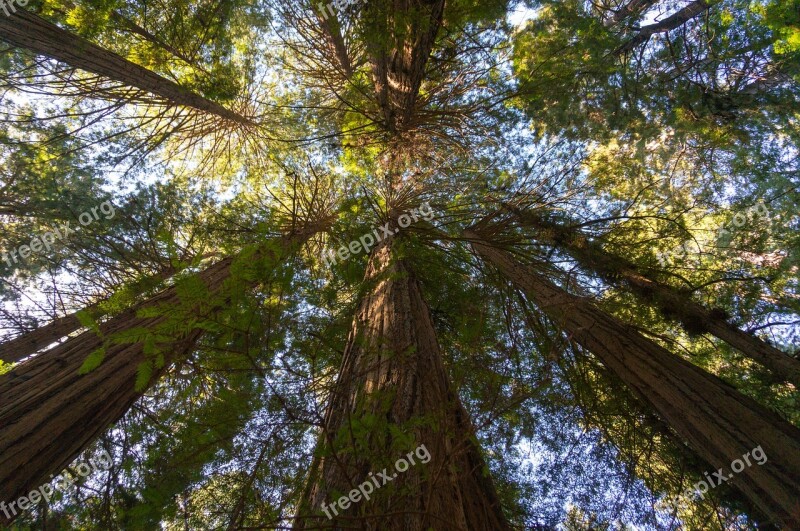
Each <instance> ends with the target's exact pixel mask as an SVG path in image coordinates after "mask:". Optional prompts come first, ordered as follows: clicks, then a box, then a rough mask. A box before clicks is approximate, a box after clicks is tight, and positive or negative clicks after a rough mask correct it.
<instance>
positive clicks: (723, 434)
mask: <svg viewBox="0 0 800 531" xmlns="http://www.w3.org/2000/svg"><path fill="white" fill-rule="evenodd" d="M465 236H466V237H467V238H468V239H470V240H472V245H473V248H474V249H475V250H476V251H477V253H478V254H480V255H481V256H482V257H483V258H484V260H486V261H487V262H489V263H491V264H493V265H494V266H495V267H497V269H499V270H500V272H501V273H502V274H503V275H504V276H505V277H506V278H508V279H509V280H510V281H511V282H512V283H514V284H515V285H516V286H517V287H519V288H520V289H521V290H522V291H523V292H524V293H525V294H526V296H527V297H528V298H530V300H531V301H532V302H533V303H534V304H536V306H537V307H538V308H539V309H540V310H541V311H542V312H544V313H545V314H546V315H547V316H548V317H549V318H550V319H552V320H553V321H554V322H555V323H557V324H558V325H559V326H560V327H562V328H563V329H564V331H565V332H566V333H567V334H569V335H570V337H571V339H573V340H574V341H575V342H577V343H578V344H579V345H581V346H582V347H583V348H585V349H587V350H588V351H590V352H591V353H592V354H594V355H595V356H596V357H597V358H598V359H599V360H600V361H601V362H602V363H603V365H605V366H606V367H607V368H608V369H609V370H610V371H611V372H612V373H614V374H615V375H616V376H617V377H618V378H619V379H620V380H622V382H624V383H625V385H626V386H627V387H628V388H630V389H631V391H633V392H634V394H636V395H637V396H639V397H640V398H641V399H642V400H644V401H645V402H647V403H648V404H650V406H651V407H652V408H653V409H654V410H655V411H656V412H657V413H658V414H659V415H660V416H661V417H662V418H663V419H664V420H665V421H666V422H667V424H668V425H669V426H670V427H671V428H672V429H673V430H675V432H676V433H677V434H678V435H679V436H680V437H681V438H683V439H684V440H685V441H686V442H687V443H688V444H689V446H690V447H691V448H692V449H693V450H694V451H695V452H696V453H697V454H698V455H699V456H700V457H702V458H703V459H704V460H706V461H707V462H708V463H709V464H710V465H711V466H712V467H719V468H722V469H724V472H723V473H724V474H732V472H731V466H732V462H733V461H734V460H736V459H739V458H741V457H742V456H743V455H745V454H748V453H749V452H750V451H751V450H753V449H754V448H757V447H759V446H761V448H762V449H763V451H764V453H765V454H766V456H767V462H765V463H764V464H763V465H758V464H756V463H752V466H747V467H745V468H744V469H743V470H742V471H741V472H739V473H736V474H732V475H733V477H732V478H731V479H730V482H731V483H733V485H735V486H736V487H737V488H738V489H739V490H740V491H741V492H742V493H743V494H744V495H745V496H746V497H747V498H748V499H749V500H750V501H751V502H752V503H753V504H754V505H755V506H756V507H758V508H759V509H760V510H761V511H763V512H764V513H765V514H766V515H767V516H768V517H770V518H772V519H773V520H774V521H775V522H779V523H782V524H783V525H785V526H787V527H789V528H794V529H796V528H798V527H799V526H800V514H798V507H797V493H798V492H800V430H798V429H797V428H796V427H795V426H793V425H791V424H789V423H788V422H786V421H785V420H783V419H781V418H780V417H778V415H776V414H775V413H773V412H772V411H770V410H768V409H767V408H765V407H763V406H761V405H759V404H758V403H756V402H755V401H754V400H752V399H750V398H748V397H746V396H744V395H742V394H741V393H739V392H738V391H736V390H735V389H734V388H732V387H730V386H729V385H727V384H726V383H724V382H723V381H722V380H720V379H719V378H717V377H715V376H713V375H711V374H709V373H707V372H705V371H704V370H702V369H700V368H699V367H697V366H695V365H692V364H691V363H689V362H687V361H686V360H684V359H683V358H680V357H679V356H675V355H673V354H671V353H670V352H669V351H667V350H666V349H664V348H662V347H661V346H659V345H657V344H656V343H654V342H652V341H650V340H649V339H647V338H645V337H644V336H642V335H641V334H639V333H638V332H636V331H635V330H633V329H631V328H630V327H629V326H627V325H626V324H625V323H623V322H622V321H620V320H619V319H617V318H615V317H613V316H611V315H609V314H607V313H605V312H604V311H602V310H600V309H599V308H597V307H596V306H595V305H594V304H593V303H592V302H591V301H590V300H589V299H586V298H583V297H578V296H575V295H572V294H570V293H567V292H566V291H564V290H563V289H561V288H559V287H558V286H556V285H555V284H553V283H552V282H550V281H549V280H547V279H545V278H543V277H541V276H540V275H537V274H535V273H533V272H531V271H530V270H529V269H528V268H526V267H525V266H524V265H522V264H521V263H519V262H518V261H517V260H515V259H514V258H513V257H512V256H511V255H510V254H509V253H508V252H506V251H502V250H500V249H497V248H495V247H492V246H491V245H489V244H488V243H486V242H485V240H483V239H481V238H480V236H478V235H477V234H476V233H474V232H470V231H467V232H465Z"/></svg>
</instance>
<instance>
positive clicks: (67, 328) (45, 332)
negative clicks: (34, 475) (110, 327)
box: [0, 266, 176, 363]
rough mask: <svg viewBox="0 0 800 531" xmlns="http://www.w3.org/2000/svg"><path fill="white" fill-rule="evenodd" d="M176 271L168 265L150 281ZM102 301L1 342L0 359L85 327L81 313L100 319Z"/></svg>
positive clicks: (19, 354)
mask: <svg viewBox="0 0 800 531" xmlns="http://www.w3.org/2000/svg"><path fill="white" fill-rule="evenodd" d="M175 273H176V269H175V268H174V267H172V266H168V267H166V268H164V269H163V270H162V271H161V272H160V273H158V274H157V275H155V276H154V277H153V278H152V279H150V282H151V283H152V281H162V280H165V279H167V278H169V277H171V276H172V275H174V274H175ZM143 289H146V288H143ZM101 302H102V301H100V302H97V303H95V304H91V305H89V306H87V307H86V308H83V309H82V310H81V311H80V312H74V313H71V314H68V315H64V316H62V317H58V318H56V319H53V320H52V321H50V322H49V323H47V324H46V325H43V326H40V327H39V328H36V329H35V330H31V331H30V332H27V333H25V334H22V335H20V336H19V337H15V338H14V339H10V340H8V341H6V342H4V343H0V360H2V361H5V362H6V363H10V362H15V361H20V360H21V359H24V358H26V357H28V356H30V355H31V354H34V353H35V352H38V351H39V350H41V349H43V348H44V347H46V346H48V345H52V344H53V343H55V342H56V341H58V340H59V339H61V338H63V337H66V336H68V335H70V334H72V333H73V332H76V331H78V330H80V329H81V328H84V325H83V324H82V323H81V319H80V317H79V316H78V314H79V313H83V314H85V315H86V316H87V317H89V318H91V319H99V318H101V317H103V316H105V312H104V311H103V310H102V309H101Z"/></svg>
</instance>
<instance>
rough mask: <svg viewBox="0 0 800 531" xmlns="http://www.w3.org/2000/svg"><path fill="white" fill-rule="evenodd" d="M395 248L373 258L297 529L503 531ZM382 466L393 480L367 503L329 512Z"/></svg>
mask: <svg viewBox="0 0 800 531" xmlns="http://www.w3.org/2000/svg"><path fill="white" fill-rule="evenodd" d="M391 241H392V240H390V239H387V240H384V242H383V243H382V244H381V245H380V246H379V247H377V248H376V249H374V250H373V252H372V256H371V257H370V263H369V265H368V267H367V272H366V276H365V282H366V283H367V284H368V285H369V286H370V288H371V289H370V291H369V293H368V294H367V295H366V296H365V298H364V299H363V300H362V301H361V304H360V307H359V309H358V312H357V314H356V317H355V319H354V322H353V327H352V329H351V331H350V335H349V337H348V340H347V345H346V347H345V351H344V357H343V360H342V368H341V371H340V373H339V378H338V380H337V382H336V384H335V386H334V389H333V390H332V392H331V398H330V402H329V404H328V409H327V411H326V415H325V420H324V428H323V432H322V434H321V436H320V442H319V448H318V454H317V457H316V459H315V462H314V463H313V465H312V468H311V474H310V477H309V482H308V485H307V488H306V492H305V493H304V498H303V500H302V503H301V509H300V511H299V513H298V519H297V520H296V524H295V529H319V528H342V527H358V526H360V527H359V528H360V529H381V530H398V531H401V530H402V531H414V530H425V529H460V530H502V529H508V524H507V523H506V520H505V518H504V516H503V513H502V510H501V507H500V504H499V501H498V497H497V494H496V492H495V490H494V486H493V483H492V481H491V478H490V477H489V475H488V472H487V470H486V465H485V463H484V460H483V458H482V455H481V452H480V448H479V446H478V445H477V443H476V442H475V439H474V428H473V427H472V425H471V422H470V420H469V417H468V415H467V412H466V410H465V409H464V407H463V406H462V405H461V402H460V400H459V398H458V395H457V394H456V393H455V392H454V391H453V390H452V387H451V385H450V381H449V377H448V376H447V373H446V371H445V368H444V365H443V363H442V356H441V352H440V350H439V345H438V343H437V340H436V334H435V331H434V328H433V321H432V319H431V315H430V310H429V309H428V307H427V305H426V304H425V302H424V300H423V299H422V294H421V291H420V286H419V283H418V282H417V280H416V279H415V278H414V277H413V274H412V273H411V271H410V270H409V268H408V266H407V265H406V264H405V263H404V262H402V261H394V259H393V257H392V250H391V247H392V244H391ZM420 445H424V446H425V448H426V449H427V452H428V454H429V456H430V458H429V459H430V460H429V461H428V462H427V463H422V462H420V461H419V460H417V463H416V465H412V466H411V467H410V468H409V469H408V470H407V471H405V472H403V471H400V472H396V470H397V469H395V465H394V463H395V461H396V460H398V459H399V458H406V459H408V457H407V456H408V454H409V452H411V451H413V450H414V449H415V448H417V447H419V446H420ZM319 450H322V451H319ZM417 457H418V456H417ZM423 457H424V455H423ZM383 467H386V470H385V472H386V473H387V475H388V476H389V477H391V478H392V479H390V482H387V483H386V485H385V486H384V485H383V484H381V485H380V486H379V487H378V488H375V489H374V492H373V493H372V494H371V498H370V500H366V499H361V500H360V501H358V502H357V503H353V504H352V505H351V506H349V508H346V509H343V508H341V506H340V505H334V506H333V507H331V506H332V505H333V503H332V502H336V501H337V500H338V499H340V497H341V496H342V495H343V494H344V495H347V494H348V493H350V492H351V491H353V489H357V488H358V487H359V485H362V484H365V483H368V482H369V481H370V478H371V477H375V476H372V474H373V473H374V474H376V476H377V475H378V473H379V472H380V471H381V469H382V468H383ZM395 472H396V473H395ZM393 473H394V474H393ZM375 481H378V482H383V481H384V480H382V479H375ZM334 509H336V512H337V513H338V514H334ZM320 511H322V512H325V511H327V513H325V514H327V515H329V516H330V517H331V519H328V518H327V517H326V515H325V514H321V513H320Z"/></svg>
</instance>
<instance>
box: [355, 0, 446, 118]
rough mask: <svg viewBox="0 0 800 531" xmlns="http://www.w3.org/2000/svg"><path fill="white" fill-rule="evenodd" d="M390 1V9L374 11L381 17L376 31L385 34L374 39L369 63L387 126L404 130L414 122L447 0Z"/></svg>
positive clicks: (373, 14) (374, 13) (377, 22)
mask: <svg viewBox="0 0 800 531" xmlns="http://www.w3.org/2000/svg"><path fill="white" fill-rule="evenodd" d="M389 4H390V9H391V11H389V12H388V13H381V12H375V11H373V13H372V16H375V17H378V20H377V21H376V26H377V27H376V28H375V29H374V30H373V31H376V32H382V33H383V34H381V35H380V37H381V38H380V39H373V40H375V41H376V42H375V43H372V44H371V48H372V49H371V50H370V64H371V66H372V79H373V82H374V86H375V94H376V96H377V98H378V105H379V106H380V108H381V112H382V114H383V119H384V121H385V123H386V127H387V129H388V130H389V131H391V132H402V131H404V130H406V129H409V128H411V127H412V126H413V124H412V120H413V117H414V114H415V111H416V107H417V98H418V96H419V89H420V87H421V86H422V80H423V79H424V77H425V66H426V65H427V63H428V58H429V57H430V54H431V51H432V50H433V45H434V43H435V42H436V35H437V34H438V33H439V28H440V27H441V25H442V16H443V14H444V0H391V1H390V2H389ZM400 32H402V33H400ZM386 41H388V43H387V42H386Z"/></svg>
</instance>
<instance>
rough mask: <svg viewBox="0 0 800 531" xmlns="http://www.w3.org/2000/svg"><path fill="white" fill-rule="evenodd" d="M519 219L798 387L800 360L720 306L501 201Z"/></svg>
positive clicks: (586, 265) (583, 262) (693, 327)
mask: <svg viewBox="0 0 800 531" xmlns="http://www.w3.org/2000/svg"><path fill="white" fill-rule="evenodd" d="M503 206H504V207H505V208H507V209H508V210H510V211H511V212H512V213H513V214H514V215H515V216H516V218H517V219H518V220H519V221H520V223H521V224H523V225H526V226H528V227H530V228H532V229H535V230H536V231H537V232H536V235H537V236H536V237H537V240H538V241H542V242H546V243H549V244H551V245H554V246H557V247H558V248H559V249H562V250H564V251H566V252H567V253H569V254H570V255H571V256H572V257H573V258H575V259H576V260H577V261H578V263H579V264H580V265H581V266H582V267H583V268H585V269H587V270H590V271H594V272H596V273H598V274H599V275H601V276H602V277H603V278H604V279H606V280H607V281H610V282H612V283H616V284H622V285H625V286H627V287H628V288H629V289H630V290H631V291H632V292H633V293H634V294H635V295H637V296H638V297H640V298H641V299H642V300H643V301H645V302H647V303H651V304H654V305H655V306H656V307H657V308H658V309H659V311H660V312H661V313H662V315H663V316H664V317H666V318H667V319H674V320H677V321H678V322H680V323H681V325H683V327H684V328H685V329H686V331H687V332H689V333H695V334H696V333H706V332H707V333H709V334H711V335H713V336H715V337H717V338H719V339H721V340H722V341H724V342H726V343H728V344H729V345H730V346H732V347H733V348H735V349H737V350H739V351H740V352H741V353H742V354H744V355H745V356H747V357H748V358H750V359H752V360H753V361H755V362H756V363H760V364H761V365H763V366H764V367H767V368H768V369H770V370H771V371H772V372H773V373H774V374H775V375H776V376H778V377H780V378H781V379H783V380H785V381H787V382H791V383H793V384H794V385H795V386H796V387H797V388H798V389H800V360H798V359H796V358H793V357H791V356H789V355H788V354H786V353H785V352H783V351H781V350H779V349H777V348H775V347H773V346H772V345H770V344H768V343H766V342H765V341H763V340H761V339H759V338H758V337H756V336H754V335H752V334H748V333H747V332H745V331H743V330H740V329H739V328H737V327H736V326H734V325H732V324H731V323H729V322H728V321H727V320H726V318H725V315H724V312H720V311H717V310H710V309H708V308H705V307H704V306H703V305H702V304H700V303H698V302H695V301H693V300H692V298H691V297H690V296H689V295H688V294H687V293H683V292H681V291H680V290H679V289H677V288H675V287H673V286H670V285H668V284H664V283H663V282H660V281H659V280H658V279H657V278H655V277H654V276H653V275H652V274H650V273H648V272H647V271H642V270H641V268H639V267H637V266H636V264H634V263H633V262H631V261H630V260H627V259H625V258H623V257H621V256H617V255H615V254H613V253H610V252H608V251H606V250H605V249H603V247H602V246H601V245H599V244H597V243H596V242H592V241H589V240H588V239H587V238H586V236H584V235H583V234H581V233H580V232H579V231H576V230H573V229H569V228H568V227H565V226H563V225H561V224H559V223H555V222H553V221H550V220H548V219H545V218H544V217H542V216H539V215H537V214H535V213H533V212H528V211H524V210H521V209H519V208H517V207H515V206H513V205H510V204H504V205H503Z"/></svg>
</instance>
